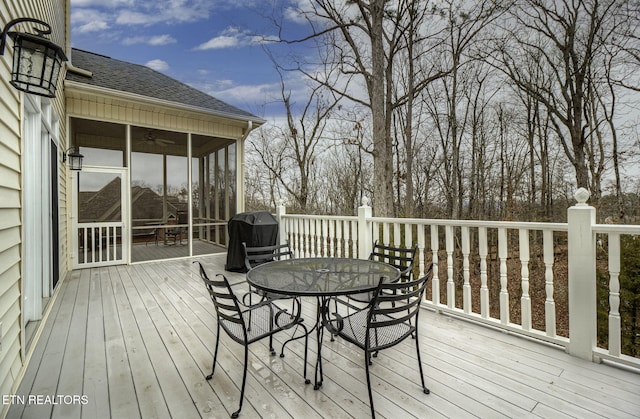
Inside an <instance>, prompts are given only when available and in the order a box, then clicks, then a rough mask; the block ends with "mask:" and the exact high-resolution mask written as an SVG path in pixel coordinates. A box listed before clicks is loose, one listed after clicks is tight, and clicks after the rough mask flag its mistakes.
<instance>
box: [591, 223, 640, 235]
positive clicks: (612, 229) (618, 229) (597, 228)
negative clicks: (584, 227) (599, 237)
mask: <svg viewBox="0 0 640 419" xmlns="http://www.w3.org/2000/svg"><path fill="white" fill-rule="evenodd" d="M593 231H594V232H595V233H618V234H640V225H621V224H594V226H593Z"/></svg>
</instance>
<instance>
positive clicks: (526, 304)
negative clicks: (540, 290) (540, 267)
mask: <svg viewBox="0 0 640 419" xmlns="http://www.w3.org/2000/svg"><path fill="white" fill-rule="evenodd" d="M519 241H520V277H521V284H522V296H521V297H520V310H521V316H520V320H521V324H522V328H523V329H524V330H531V298H530V297H529V230H526V229H523V228H521V229H520V231H519Z"/></svg>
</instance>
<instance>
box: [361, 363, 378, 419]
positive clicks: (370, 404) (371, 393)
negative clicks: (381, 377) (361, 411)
mask: <svg viewBox="0 0 640 419" xmlns="http://www.w3.org/2000/svg"><path fill="white" fill-rule="evenodd" d="M369 359H371V353H370V352H369V351H365V353H364V369H365V371H366V374H367V389H368V390H369V406H370V407H371V419H375V417H376V411H375V409H374V408H373V392H372V391H371V376H370V375H369V365H370V364H369Z"/></svg>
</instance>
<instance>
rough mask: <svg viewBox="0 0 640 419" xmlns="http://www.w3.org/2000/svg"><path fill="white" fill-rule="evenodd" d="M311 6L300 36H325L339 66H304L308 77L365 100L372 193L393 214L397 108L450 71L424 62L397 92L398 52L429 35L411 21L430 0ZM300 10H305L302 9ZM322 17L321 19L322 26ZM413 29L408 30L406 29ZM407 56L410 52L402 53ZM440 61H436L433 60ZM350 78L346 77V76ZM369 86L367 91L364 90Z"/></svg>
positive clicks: (321, 0)
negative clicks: (307, 28) (306, 31)
mask: <svg viewBox="0 0 640 419" xmlns="http://www.w3.org/2000/svg"><path fill="white" fill-rule="evenodd" d="M309 4H310V7H311V11H307V12H306V13H307V16H308V20H309V22H311V23H312V26H313V33H312V34H311V35H309V36H308V37H306V38H304V39H300V40H296V42H300V41H305V40H309V39H318V38H322V40H323V41H324V42H325V45H326V48H325V49H324V52H325V53H326V54H325V56H324V65H325V66H326V64H327V63H332V65H331V68H332V69H333V68H337V69H339V72H340V77H341V79H340V80H337V79H335V78H334V77H333V76H335V74H333V73H332V74H331V75H330V76H328V75H327V74H325V73H322V72H318V71H317V68H313V69H312V70H309V69H307V68H304V66H301V67H300V70H301V71H303V72H304V73H305V74H306V75H307V76H308V77H310V78H311V79H312V80H314V81H316V82H317V83H319V84H321V85H323V86H325V87H326V88H328V89H331V90H333V91H334V92H335V93H336V94H339V95H340V96H342V97H345V98H348V99H349V100H351V101H353V102H355V103H357V104H361V105H364V106H366V107H367V108H369V109H370V112H371V132H372V144H373V147H372V150H371V152H372V155H373V165H374V182H373V184H374V197H373V198H374V199H373V207H374V211H375V213H376V215H379V216H389V215H392V214H393V212H394V208H393V203H394V200H393V179H394V164H393V138H392V135H391V127H392V114H393V110H394V109H395V108H396V107H397V106H399V104H400V103H405V102H406V100H407V95H408V94H410V95H411V96H412V97H414V96H415V95H416V94H417V93H416V92H419V91H420V90H421V89H423V88H424V87H425V86H426V85H428V84H429V83H431V82H432V81H433V80H436V79H438V78H440V77H442V76H443V75H444V74H446V70H441V69H440V67H438V66H434V67H433V68H423V69H422V71H420V72H415V74H414V75H415V77H414V80H413V81H412V83H413V84H412V87H411V88H410V91H409V92H408V93H407V92H405V93H404V94H402V95H395V96H394V94H393V93H394V88H395V86H394V83H395V81H396V77H397V75H398V74H397V71H398V67H397V64H398V62H399V55H400V52H401V51H404V50H405V49H406V48H407V42H411V45H412V47H415V46H417V45H418V44H420V43H422V42H426V40H427V39H429V37H428V36H425V35H422V36H420V37H419V36H417V35H418V34H421V33H425V27H424V26H423V27H422V31H417V30H415V28H414V27H413V26H412V25H411V24H408V22H411V20H412V19H417V18H418V17H420V16H424V15H425V11H426V10H427V4H428V2H427V1H424V0H419V1H411V0H400V1H397V2H393V1H389V0H368V1H365V0H348V1H344V2H336V1H333V0H310V1H309ZM301 13H304V12H302V11H301ZM318 22H321V24H320V26H318ZM411 30H412V31H414V32H413V34H412V35H410V36H407V34H406V32H407V31H411ZM402 58H403V59H406V55H403V56H402ZM435 62H437V61H435ZM345 80H346V81H345ZM362 91H364V92H365V96H363V95H362V94H361V92H362Z"/></svg>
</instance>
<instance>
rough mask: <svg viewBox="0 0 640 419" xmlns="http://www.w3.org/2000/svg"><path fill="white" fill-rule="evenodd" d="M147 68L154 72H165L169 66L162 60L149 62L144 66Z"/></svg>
mask: <svg viewBox="0 0 640 419" xmlns="http://www.w3.org/2000/svg"><path fill="white" fill-rule="evenodd" d="M145 65H146V66H147V67H149V68H151V69H153V70H156V71H166V70H168V69H169V64H167V62H166V61H162V60H158V59H156V60H151V61H149V62H147V63H146V64H145Z"/></svg>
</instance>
